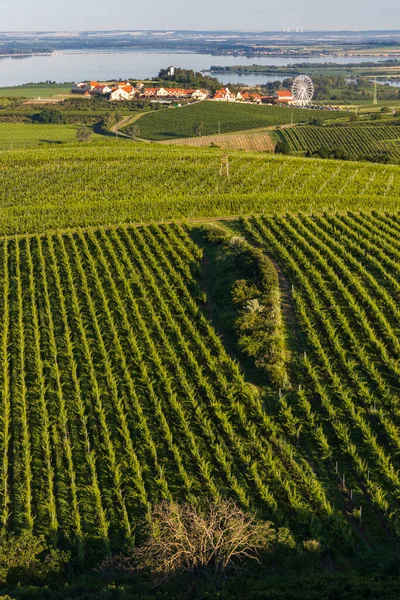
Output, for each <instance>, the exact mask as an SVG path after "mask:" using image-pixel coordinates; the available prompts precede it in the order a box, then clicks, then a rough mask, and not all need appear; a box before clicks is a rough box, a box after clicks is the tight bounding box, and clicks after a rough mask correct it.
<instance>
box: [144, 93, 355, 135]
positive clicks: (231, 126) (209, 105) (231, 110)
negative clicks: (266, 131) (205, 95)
mask: <svg viewBox="0 0 400 600" xmlns="http://www.w3.org/2000/svg"><path fill="white" fill-rule="evenodd" d="M347 116H348V115H347V113H345V112H331V111H319V110H318V111H316V110H308V109H301V108H290V109H289V108H287V107H286V108H285V107H281V106H254V105H251V104H238V103H228V102H213V101H211V100H208V101H204V102H198V103H196V104H192V105H189V106H183V107H180V108H168V109H161V110H158V111H154V112H151V113H146V114H144V115H143V116H142V117H141V118H140V120H139V122H138V124H139V126H140V136H141V137H142V138H145V139H149V140H165V139H173V138H186V137H193V136H194V135H195V134H194V131H193V128H194V126H195V124H196V123H199V122H201V123H202V124H203V131H202V133H203V135H214V134H217V133H230V132H234V131H244V130H246V129H256V128H259V127H268V126H270V125H283V124H285V123H290V122H291V121H293V123H301V122H309V121H310V120H312V119H315V118H316V117H318V118H325V119H332V120H335V119H338V118H343V117H347Z"/></svg>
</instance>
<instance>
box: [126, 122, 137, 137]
mask: <svg viewBox="0 0 400 600" xmlns="http://www.w3.org/2000/svg"><path fill="white" fill-rule="evenodd" d="M126 133H127V134H128V135H129V136H130V137H131V138H132V139H133V140H136V138H137V137H139V136H140V127H139V125H136V124H135V123H134V124H133V125H131V126H130V127H128V128H127V130H126Z"/></svg>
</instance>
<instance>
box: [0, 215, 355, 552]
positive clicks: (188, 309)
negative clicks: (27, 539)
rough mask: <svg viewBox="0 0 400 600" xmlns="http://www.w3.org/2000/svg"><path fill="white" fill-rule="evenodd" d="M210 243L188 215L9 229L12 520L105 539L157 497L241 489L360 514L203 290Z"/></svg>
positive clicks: (251, 501) (294, 506) (5, 267)
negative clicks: (328, 478) (287, 432)
mask: <svg viewBox="0 0 400 600" xmlns="http://www.w3.org/2000/svg"><path fill="white" fill-rule="evenodd" d="M200 259H201V251H200V249H199V248H198V247H197V246H196V245H194V244H193V242H191V240H190V238H189V236H188V232H187V230H185V229H184V228H182V227H173V226H169V227H168V228H160V227H150V228H149V227H147V228H140V229H137V228H136V229H135V228H133V229H129V228H128V229H120V230H112V231H102V230H98V231H93V232H80V231H77V232H76V233H74V234H71V235H66V236H60V235H47V236H45V237H38V236H34V237H31V238H18V239H14V240H3V241H2V244H1V265H2V267H1V294H0V297H1V309H2V326H1V365H2V366H1V379H2V381H1V384H2V390H3V392H2V400H3V402H2V406H1V411H2V412H1V419H2V424H3V427H2V431H1V436H0V449H1V451H0V456H1V461H2V464H1V470H0V471H1V475H0V499H1V502H0V505H1V517H0V518H1V522H2V525H3V527H6V528H7V529H10V530H12V531H21V530H23V529H28V530H34V531H35V532H37V533H44V534H46V535H47V536H48V537H49V538H50V539H53V540H55V541H56V540H57V539H58V537H61V538H62V539H64V540H65V539H66V540H69V541H70V543H72V544H73V545H74V544H77V546H78V548H79V552H80V553H81V554H82V552H84V547H85V546H88V547H89V548H90V547H94V546H96V545H100V547H101V548H102V550H103V552H104V551H106V550H107V548H109V547H114V548H117V549H118V547H120V545H121V543H122V542H123V540H130V539H131V537H132V536H133V534H134V533H135V526H136V522H137V520H138V519H139V518H140V517H142V516H143V515H144V514H145V511H146V510H147V506H148V502H152V503H154V502H157V501H160V500H161V499H171V498H178V499H180V500H187V501H190V502H193V503H195V502H196V501H197V500H198V498H199V497H205V496H207V497H209V498H214V499H216V500H217V499H218V498H220V497H221V496H225V495H227V496H232V497H234V498H235V499H236V500H237V501H238V502H240V504H241V505H243V506H247V507H249V506H253V505H254V506H258V507H259V509H260V510H261V511H263V513H264V514H266V515H269V514H271V515H272V514H276V515H277V518H279V519H280V518H283V517H284V515H286V517H285V519H286V518H288V519H291V521H292V522H293V526H294V527H295V520H296V518H297V517H296V515H297V516H299V515H300V514H302V517H301V518H302V524H303V527H304V526H306V523H307V522H308V523H309V524H310V523H311V521H310V519H311V517H312V515H313V514H314V513H315V512H316V513H318V514H319V515H320V519H321V521H322V522H325V525H326V527H328V528H329V522H330V521H332V524H333V523H334V522H336V520H337V522H338V523H337V527H339V526H341V527H342V528H344V529H345V530H346V524H345V523H344V522H343V520H342V519H341V518H340V516H338V517H337V519H335V518H334V514H333V513H334V510H333V508H332V506H331V505H330V503H329V501H328V500H327V498H326V495H325V492H324V491H323V490H322V488H321V485H320V483H319V482H318V480H317V477H316V475H315V474H314V473H313V472H312V470H311V469H310V467H309V466H308V465H307V463H306V462H305V461H304V459H303V458H302V457H300V456H299V455H298V454H297V452H295V451H294V449H293V447H292V446H291V444H290V442H286V441H285V440H284V439H283V438H281V436H280V432H279V426H278V425H277V424H276V423H274V422H273V420H272V419H271V418H270V416H269V415H268V414H267V413H266V412H265V411H264V410H263V408H262V402H261V397H260V396H259V394H258V393H256V392H255V390H254V389H253V388H252V387H251V386H250V385H248V384H247V382H246V381H245V379H244V377H243V375H242V374H241V372H240V370H239V368H238V365H237V364H236V363H235V362H233V361H232V359H231V358H230V357H229V356H228V354H227V352H226V350H225V349H224V346H223V344H222V343H221V340H220V338H219V337H218V336H217V335H216V333H215V331H214V329H213V328H212V326H211V325H210V324H209V322H208V320H207V319H206V318H205V316H204V314H203V312H202V310H201V308H200V306H199V305H198V303H197V302H196V295H197V293H198V292H197V293H196V273H197V272H198V269H199V261H200ZM11 265H12V266H11ZM172 374H173V378H171V375H172ZM244 409H245V410H244ZM289 456H290V463H289V462H288V460H289ZM250 465H251V466H250ZM301 490H303V492H302V491H301ZM293 494H295V495H297V494H301V495H302V496H304V497H303V498H302V500H301V501H300V499H298V500H295V496H294V495H293ZM308 496H309V498H308ZM291 498H292V500H291ZM306 507H308V508H306ZM305 510H308V511H309V512H308V516H305ZM279 515H280V516H279Z"/></svg>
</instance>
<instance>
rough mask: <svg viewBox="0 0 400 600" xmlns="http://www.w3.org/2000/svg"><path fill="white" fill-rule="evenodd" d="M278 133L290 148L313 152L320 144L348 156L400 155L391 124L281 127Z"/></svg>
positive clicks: (399, 139) (397, 131)
mask: <svg viewBox="0 0 400 600" xmlns="http://www.w3.org/2000/svg"><path fill="white" fill-rule="evenodd" d="M279 135H280V136H281V137H282V138H283V139H284V140H285V141H286V142H287V144H288V145H289V147H290V149H291V151H292V152H302V153H305V152H316V151H317V150H319V149H321V148H329V149H332V150H334V149H336V150H342V151H343V152H345V153H346V154H347V155H348V156H349V157H350V158H352V159H354V160H359V159H362V158H371V159H372V158H373V157H375V156H377V155H378V154H379V153H382V152H387V153H389V154H390V156H391V157H392V158H393V159H396V158H399V156H400V128H399V127H396V126H393V125H384V126H380V125H372V126H365V125H358V124H355V125H346V126H345V127H335V126H331V127H330V126H325V127H310V126H305V127H295V128H290V129H282V130H281V131H280V132H279Z"/></svg>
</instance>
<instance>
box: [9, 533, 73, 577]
mask: <svg viewBox="0 0 400 600" xmlns="http://www.w3.org/2000/svg"><path fill="white" fill-rule="evenodd" d="M68 560H69V554H68V553H66V552H62V551H60V550H55V549H54V548H50V547H49V546H48V545H47V544H46V542H45V540H44V537H43V536H34V535H33V534H32V533H30V532H29V531H25V532H23V533H21V534H20V535H18V536H16V535H11V536H7V537H3V538H1V541H0V583H2V584H4V583H8V584H12V585H14V584H17V583H21V584H28V583H42V582H44V581H45V582H46V583H49V582H50V581H51V579H54V578H57V576H58V575H60V574H61V573H62V572H63V571H64V568H65V565H66V563H67V562H68Z"/></svg>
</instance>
